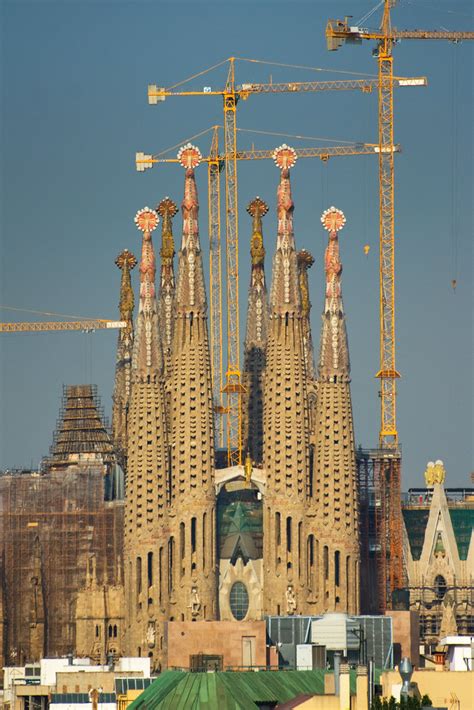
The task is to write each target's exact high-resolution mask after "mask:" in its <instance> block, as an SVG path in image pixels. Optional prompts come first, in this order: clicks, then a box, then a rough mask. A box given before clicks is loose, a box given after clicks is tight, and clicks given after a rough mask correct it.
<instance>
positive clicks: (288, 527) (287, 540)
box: [286, 516, 291, 552]
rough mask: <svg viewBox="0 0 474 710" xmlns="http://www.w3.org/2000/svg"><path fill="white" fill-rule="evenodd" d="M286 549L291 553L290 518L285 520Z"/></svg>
mask: <svg viewBox="0 0 474 710" xmlns="http://www.w3.org/2000/svg"><path fill="white" fill-rule="evenodd" d="M286 549H287V551H288V552H291V517H290V516H288V517H287V519H286Z"/></svg>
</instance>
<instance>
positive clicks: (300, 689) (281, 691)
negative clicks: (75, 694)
mask: <svg viewBox="0 0 474 710" xmlns="http://www.w3.org/2000/svg"><path fill="white" fill-rule="evenodd" d="M324 673H325V672H324V670H316V671H257V672H254V671H218V672H216V673H188V672H185V671H167V672H166V673H163V674H162V675H160V676H159V677H158V678H157V679H156V680H155V681H154V682H153V683H152V685H150V687H149V688H147V690H145V691H144V692H143V693H142V694H141V695H140V697H138V698H137V699H136V700H135V701H134V702H133V703H132V704H131V705H130V706H129V710H152V708H160V709H161V708H162V709H165V708H166V709H167V710H191V709H192V708H200V709H201V708H202V709H206V708H207V709H208V710H214V709H215V708H219V710H250V709H251V708H258V703H262V702H285V701H287V700H291V699H292V698H295V697H296V696H297V695H301V694H302V693H309V694H310V695H321V694H323V693H324Z"/></svg>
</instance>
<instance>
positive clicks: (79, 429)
mask: <svg viewBox="0 0 474 710" xmlns="http://www.w3.org/2000/svg"><path fill="white" fill-rule="evenodd" d="M97 458H100V460H101V461H102V462H103V463H111V462H113V461H114V460H115V456H114V448H113V444H112V438H111V435H110V428H109V423H108V421H107V420H106V418H105V416H104V411H103V408H102V406H101V403H100V400H99V396H98V393H97V386H96V385H66V386H64V387H63V397H62V403H61V409H60V412H59V419H58V421H57V423H56V431H55V432H54V434H53V444H52V446H51V448H50V456H49V457H48V458H46V459H44V461H43V469H46V470H48V469H49V468H56V467H58V466H64V465H68V464H69V463H71V462H75V463H76V462H78V461H81V460H87V459H89V460H91V459H97Z"/></svg>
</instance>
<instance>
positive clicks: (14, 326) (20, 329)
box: [0, 318, 127, 333]
mask: <svg viewBox="0 0 474 710" xmlns="http://www.w3.org/2000/svg"><path fill="white" fill-rule="evenodd" d="M126 327H127V323H126V321H124V320H103V319H100V318H95V319H91V320H77V321H38V322H29V323H24V322H23V323H0V333H27V332H39V331H46V330H82V331H87V332H90V331H92V330H103V329H109V328H126Z"/></svg>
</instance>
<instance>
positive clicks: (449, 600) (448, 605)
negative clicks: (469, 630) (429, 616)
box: [439, 593, 458, 639]
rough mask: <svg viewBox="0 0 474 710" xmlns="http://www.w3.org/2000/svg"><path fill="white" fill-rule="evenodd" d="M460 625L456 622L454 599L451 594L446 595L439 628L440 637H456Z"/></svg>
mask: <svg viewBox="0 0 474 710" xmlns="http://www.w3.org/2000/svg"><path fill="white" fill-rule="evenodd" d="M457 632H458V625H457V622H456V609H455V603H454V599H453V597H452V596H451V594H449V593H448V594H446V596H445V598H444V600H443V616H442V617H441V624H440V627H439V637H440V639H441V638H444V637H445V636H456V634H457Z"/></svg>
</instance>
